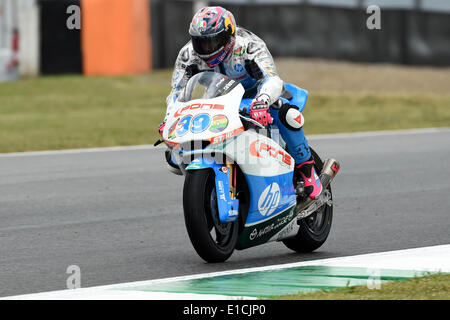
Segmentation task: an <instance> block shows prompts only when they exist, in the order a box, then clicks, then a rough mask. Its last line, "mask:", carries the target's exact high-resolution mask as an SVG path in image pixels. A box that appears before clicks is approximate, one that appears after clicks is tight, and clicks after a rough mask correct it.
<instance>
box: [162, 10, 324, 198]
mask: <svg viewBox="0 0 450 320" xmlns="http://www.w3.org/2000/svg"><path fill="white" fill-rule="evenodd" d="M189 35H190V37H191V41H189V42H188V43H187V44H186V45H185V46H184V47H183V48H182V49H181V50H180V52H179V54H178V57H177V60H176V63H175V69H174V72H173V76H172V92H171V93H170V94H169V96H168V97H167V100H166V102H167V105H168V106H169V105H170V104H171V103H172V102H174V101H176V99H177V97H178V95H179V94H180V92H181V91H182V90H183V89H184V87H185V86H186V84H187V82H188V80H189V78H190V77H192V76H193V75H195V74H196V73H198V72H201V71H206V70H208V71H215V72H220V73H222V74H224V75H226V76H228V77H230V78H232V79H233V80H236V81H239V82H240V83H241V84H242V85H243V86H244V88H245V90H246V94H245V95H244V97H246V98H247V97H248V98H253V100H252V103H251V105H250V108H249V110H247V113H249V116H250V117H251V118H252V119H254V120H256V121H258V122H259V123H261V124H262V125H264V126H267V125H269V124H271V123H274V124H275V125H277V127H278V128H279V130H280V134H281V136H282V137H283V139H284V141H285V142H286V144H287V146H288V149H289V153H290V154H291V155H292V157H293V158H294V160H295V164H296V165H295V168H296V170H297V171H298V172H299V174H300V175H301V177H302V178H303V181H304V186H305V192H306V193H307V194H308V196H309V197H310V198H312V199H314V198H316V197H317V196H318V195H319V194H320V193H321V191H322V184H321V182H320V179H319V178H318V176H317V174H316V172H315V170H314V159H313V157H312V155H311V151H310V149H309V147H308V143H307V141H306V138H305V135H304V133H303V129H302V127H303V123H304V119H303V115H302V114H301V112H300V111H299V108H298V107H297V106H295V105H290V104H289V103H288V100H286V99H284V98H281V95H282V93H283V90H284V83H283V81H282V80H281V79H280V78H279V76H278V74H277V70H276V68H275V65H274V62H273V59H272V56H271V54H270V52H269V50H268V49H267V46H266V44H265V43H264V42H263V41H262V40H261V39H260V38H259V37H257V36H256V35H255V34H253V33H252V32H250V31H248V30H246V29H244V28H242V27H237V26H236V23H235V20H234V17H233V15H232V14H231V12H229V11H227V10H226V9H224V8H222V7H204V8H202V9H200V10H199V11H198V12H197V13H196V14H195V15H194V18H193V20H192V22H191V24H190V28H189ZM168 111H169V110H168ZM164 125H165V122H163V123H162V124H161V126H160V128H159V130H160V133H161V134H162V130H163V128H164Z"/></svg>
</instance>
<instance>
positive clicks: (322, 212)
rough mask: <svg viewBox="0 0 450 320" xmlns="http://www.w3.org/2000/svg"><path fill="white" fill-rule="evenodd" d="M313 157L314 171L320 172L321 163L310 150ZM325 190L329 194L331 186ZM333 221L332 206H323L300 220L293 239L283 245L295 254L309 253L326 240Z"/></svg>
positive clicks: (284, 241)
mask: <svg viewBox="0 0 450 320" xmlns="http://www.w3.org/2000/svg"><path fill="white" fill-rule="evenodd" d="M311 153H312V155H313V157H314V163H315V164H314V169H315V170H316V172H321V171H322V168H323V162H322V160H321V159H320V157H319V156H318V155H317V153H316V152H315V151H314V150H313V149H312V148H311ZM327 190H328V191H329V192H330V194H331V186H330V185H329V186H328V188H327ZM332 220H333V205H331V206H328V205H327V204H325V205H323V206H322V207H321V208H319V209H318V210H317V211H316V212H314V213H313V214H311V215H310V216H308V217H306V218H305V219H302V220H300V225H299V227H300V228H299V230H298V233H297V234H296V235H295V237H293V238H290V239H286V240H283V243H284V244H285V245H286V247H288V248H289V249H291V250H294V251H296V252H311V251H314V250H316V249H318V248H319V247H320V246H322V245H323V244H324V243H325V241H326V240H327V238H328V235H329V233H330V229H331V222H332Z"/></svg>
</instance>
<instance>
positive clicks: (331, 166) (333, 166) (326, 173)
mask: <svg viewBox="0 0 450 320" xmlns="http://www.w3.org/2000/svg"><path fill="white" fill-rule="evenodd" d="M339 169H340V164H339V162H338V161H337V160H336V159H333V158H330V159H327V160H325V164H324V165H323V169H322V172H321V173H320V176H319V178H320V182H321V183H322V193H321V194H320V195H319V196H318V197H317V198H316V199H314V200H313V199H311V198H309V197H308V199H307V200H306V201H304V202H302V203H300V204H298V205H297V212H298V215H297V220H300V219H303V218H306V217H307V216H309V215H310V214H312V213H313V212H315V211H316V210H317V209H318V208H320V207H321V206H322V205H324V204H325V203H326V202H328V201H329V200H330V199H331V194H329V192H327V190H326V189H327V188H328V186H329V185H330V183H331V181H333V179H334V177H336V175H337V173H338V171H339Z"/></svg>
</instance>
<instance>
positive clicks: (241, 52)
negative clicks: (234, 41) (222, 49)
mask: <svg viewBox="0 0 450 320" xmlns="http://www.w3.org/2000/svg"><path fill="white" fill-rule="evenodd" d="M233 53H234V54H235V55H236V56H242V55H243V54H244V53H245V48H244V47H239V48H237V49H236V50H234V51H233Z"/></svg>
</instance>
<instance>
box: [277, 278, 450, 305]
mask: <svg viewBox="0 0 450 320" xmlns="http://www.w3.org/2000/svg"><path fill="white" fill-rule="evenodd" d="M277 299H281V300H450V274H442V273H440V274H433V275H429V276H425V277H415V278H412V279H409V280H403V281H391V282H386V283H383V284H381V286H380V289H369V288H367V287H366V286H355V287H345V288H340V289H335V290H329V291H325V290H320V291H316V292H312V293H306V294H302V293H299V294H295V295H287V296H281V297H278V298H277Z"/></svg>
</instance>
